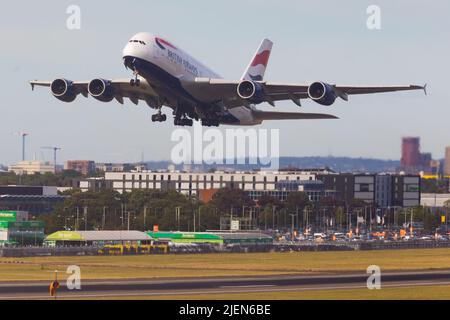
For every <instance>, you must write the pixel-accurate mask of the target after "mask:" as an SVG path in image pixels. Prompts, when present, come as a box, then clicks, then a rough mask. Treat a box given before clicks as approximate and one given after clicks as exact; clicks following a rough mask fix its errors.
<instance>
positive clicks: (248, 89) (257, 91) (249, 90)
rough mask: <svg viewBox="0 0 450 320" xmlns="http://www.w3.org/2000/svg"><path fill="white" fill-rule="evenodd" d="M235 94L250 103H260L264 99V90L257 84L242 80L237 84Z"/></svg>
mask: <svg viewBox="0 0 450 320" xmlns="http://www.w3.org/2000/svg"><path fill="white" fill-rule="evenodd" d="M237 94H238V96H239V97H241V98H242V99H245V100H248V101H249V102H251V103H256V104H258V103H262V102H264V101H265V99H264V89H263V87H262V85H261V84H260V83H258V82H253V81H249V80H244V81H242V82H241V83H239V85H238V87H237Z"/></svg>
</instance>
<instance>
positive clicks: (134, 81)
mask: <svg viewBox="0 0 450 320" xmlns="http://www.w3.org/2000/svg"><path fill="white" fill-rule="evenodd" d="M140 85H141V80H139V79H131V80H130V86H132V87H134V86H136V87H139V86H140Z"/></svg>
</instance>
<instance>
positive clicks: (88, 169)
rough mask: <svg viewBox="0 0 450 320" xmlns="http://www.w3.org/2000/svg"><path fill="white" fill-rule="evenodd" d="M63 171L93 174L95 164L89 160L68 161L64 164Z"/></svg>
mask: <svg viewBox="0 0 450 320" xmlns="http://www.w3.org/2000/svg"><path fill="white" fill-rule="evenodd" d="M64 169H66V170H74V171H78V172H80V173H82V174H84V175H87V174H90V173H92V172H95V162H94V161H90V160H69V161H67V162H66V166H65V168H64Z"/></svg>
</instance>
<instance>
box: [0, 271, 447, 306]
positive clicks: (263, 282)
mask: <svg viewBox="0 0 450 320" xmlns="http://www.w3.org/2000/svg"><path fill="white" fill-rule="evenodd" d="M368 276H369V275H368V274H363V273H361V274H339V275H319V276H317V275H315V276H307V275H288V276H257V277H217V278H200V279H197V278H177V279H158V280H142V279H133V280H104V281H103V280H102V281H96V280H89V281H88V280H86V281H82V288H81V290H69V289H68V288H67V287H66V283H65V282H63V281H61V287H60V289H59V290H58V297H59V298H69V299H70V298H74V299H78V298H92V299H97V298H107V297H131V298H132V297H133V296H140V297H142V296H149V297H151V296H166V295H167V296H176V295H190V296H193V297H194V296H195V295H205V294H219V293H246V292H248V293H251V292H282V291H308V290H342V289H352V288H366V283H367V278H368ZM49 283H50V281H49V282H42V281H39V282H1V283H0V299H2V300H4V299H49V298H50V297H49V293H48V286H49ZM420 285H450V271H427V272H395V273H392V272H391V273H382V276H381V286H382V287H385V288H386V287H402V286H420ZM212 298H213V297H212Z"/></svg>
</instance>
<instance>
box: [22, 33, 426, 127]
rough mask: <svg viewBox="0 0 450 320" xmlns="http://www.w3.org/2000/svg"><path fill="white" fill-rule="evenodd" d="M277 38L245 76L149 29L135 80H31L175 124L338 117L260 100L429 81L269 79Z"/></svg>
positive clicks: (329, 98) (133, 61)
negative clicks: (216, 67) (234, 75)
mask: <svg viewBox="0 0 450 320" xmlns="http://www.w3.org/2000/svg"><path fill="white" fill-rule="evenodd" d="M271 50H272V42H271V41H270V40H268V39H264V40H263V41H262V43H261V45H260V47H259V48H258V50H257V51H256V53H255V56H254V57H253V58H252V60H251V62H250V64H249V66H248V68H247V69H246V70H245V72H244V74H243V76H242V78H241V79H240V80H224V79H222V78H221V77H220V76H219V75H217V74H216V73H214V72H213V71H212V70H210V69H208V68H207V67H205V66H204V65H203V64H201V63H200V62H198V61H197V60H195V59H194V58H192V57H191V56H189V55H188V54H186V53H185V52H183V51H182V50H181V49H179V48H177V47H175V46H174V45H173V44H171V43H170V42H168V41H166V40H164V39H162V38H159V37H156V36H153V35H151V34H149V33H138V34H136V35H135V36H133V37H132V38H131V40H130V41H129V42H128V44H127V45H126V47H125V48H124V50H123V62H124V64H125V66H126V67H127V68H129V69H130V70H132V71H133V74H134V78H133V79H131V80H130V79H116V80H108V79H101V78H99V79H94V80H92V81H70V80H66V79H56V80H54V81H37V80H36V81H30V83H31V86H32V88H33V89H34V87H35V86H45V87H50V89H51V92H52V94H53V95H54V96H55V97H56V98H58V99H59V100H61V101H64V102H72V101H74V100H75V99H76V97H77V96H78V95H79V94H81V95H83V96H84V97H88V96H89V95H90V96H92V97H94V98H95V99H97V100H100V101H103V102H111V101H112V100H116V101H117V102H119V103H120V104H123V103H124V98H128V99H130V101H132V102H133V103H134V104H136V105H137V104H138V103H139V101H140V100H143V101H145V102H146V103H147V104H148V105H149V106H150V107H151V108H153V109H156V110H157V113H156V114H154V115H153V116H152V121H154V122H163V121H166V119H167V117H166V115H164V114H162V112H161V109H162V107H163V106H166V107H170V108H171V109H172V110H173V114H174V119H175V125H181V126H192V124H193V121H194V120H201V121H202V124H203V125H205V126H218V125H219V124H229V125H256V124H261V123H262V122H263V121H264V120H284V119H286V120H287V119H336V117H335V116H333V115H329V114H318V113H304V112H267V111H261V110H258V109H256V107H255V105H257V104H260V103H264V102H267V103H269V104H271V105H272V106H275V102H276V101H282V100H291V101H292V102H294V103H295V104H297V105H298V106H301V100H302V99H312V100H313V101H315V102H317V103H319V104H321V105H326V106H329V105H332V104H333V103H334V102H335V100H336V99H337V98H341V99H343V100H345V101H347V100H348V96H349V95H352V94H369V93H380V92H392V91H406V90H418V89H421V90H424V91H426V86H417V85H408V86H342V85H330V84H327V83H324V82H314V83H309V84H292V83H275V82H266V81H264V73H265V70H266V67H267V63H268V61H269V57H270V53H271Z"/></svg>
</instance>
